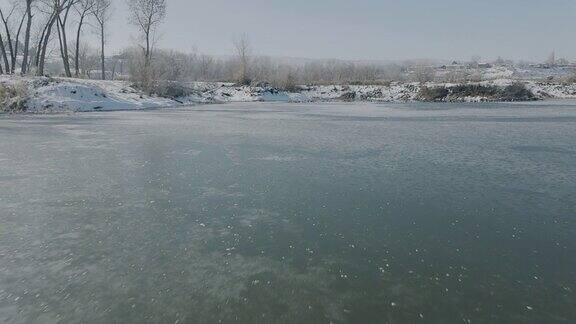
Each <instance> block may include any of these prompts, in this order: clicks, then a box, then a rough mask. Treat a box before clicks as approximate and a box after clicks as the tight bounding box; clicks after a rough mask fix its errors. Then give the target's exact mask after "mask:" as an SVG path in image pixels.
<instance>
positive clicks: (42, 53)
mask: <svg viewBox="0 0 576 324" xmlns="http://www.w3.org/2000/svg"><path fill="white" fill-rule="evenodd" d="M57 17H58V15H57V13H55V14H54V15H53V17H51V18H50V21H49V22H48V25H47V28H46V34H45V35H44V39H43V40H42V46H41V48H40V49H39V52H40V57H39V62H38V71H37V72H36V74H37V75H39V76H42V75H44V64H45V63H46V51H47V50H48V41H49V40H50V34H51V33H52V27H53V26H54V23H55V22H56V19H57Z"/></svg>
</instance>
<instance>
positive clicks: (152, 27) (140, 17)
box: [127, 0, 166, 68]
mask: <svg viewBox="0 0 576 324" xmlns="http://www.w3.org/2000/svg"><path fill="white" fill-rule="evenodd" d="M127 1H128V6H129V7H130V15H131V17H130V22H131V23H132V24H133V25H134V26H136V28H138V32H139V34H140V35H139V36H140V37H141V38H142V39H143V41H144V43H145V45H144V46H142V47H143V50H144V62H145V63H144V64H145V66H146V68H149V67H150V61H151V58H152V46H153V41H154V39H153V37H154V35H155V32H156V30H157V28H158V26H159V25H160V23H162V21H163V20H164V18H165V17H166V0H127Z"/></svg>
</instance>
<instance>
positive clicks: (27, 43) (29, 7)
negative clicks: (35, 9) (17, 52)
mask: <svg viewBox="0 0 576 324" xmlns="http://www.w3.org/2000/svg"><path fill="white" fill-rule="evenodd" d="M33 1H34V0H26V10H25V11H26V32H25V33H24V54H23V58H22V69H21V74H22V75H24V74H26V72H28V56H29V53H30V31H31V29H32V17H33V16H32V2H33Z"/></svg>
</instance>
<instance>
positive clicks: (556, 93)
mask: <svg viewBox="0 0 576 324" xmlns="http://www.w3.org/2000/svg"><path fill="white" fill-rule="evenodd" d="M513 83H514V81H512V80H510V79H497V80H492V81H484V82H479V83H476V85H480V86H489V87H500V88H503V87H507V86H509V85H511V84H513ZM523 84H524V86H525V87H526V89H528V90H529V91H530V92H532V93H533V94H534V95H535V96H536V98H539V99H576V85H574V84H570V85H564V84H549V83H540V82H535V81H525V82H523ZM0 86H1V87H2V91H1V95H0V100H1V102H2V106H3V107H2V109H0V110H4V111H7V110H13V111H14V110H25V111H26V112H32V113H39V112H66V111H107V110H136V109H148V108H160V107H175V106H182V105H193V104H206V103H226V102H254V101H282V102H317V101H379V102H404V101H414V100H422V97H421V96H419V94H420V93H421V90H422V89H423V88H424V87H426V88H447V87H454V86H457V84H440V83H428V84H425V85H421V84H418V83H392V84H390V85H378V86H360V85H350V86H347V85H340V86H303V87H301V90H300V91H298V92H286V91H281V90H278V89H274V88H271V87H249V86H235V85H233V84H230V83H216V82H195V83H191V84H187V85H185V87H186V89H187V95H185V96H180V97H176V98H163V97H159V96H149V95H145V94H143V93H142V92H141V91H138V90H137V89H135V88H134V87H132V86H131V85H130V83H129V82H125V81H97V80H84V79H69V78H44V77H38V78H36V77H17V76H3V77H0ZM456 100H457V101H489V100H490V98H485V97H482V96H469V97H466V96H464V97H458V98H457V99H456ZM15 102H17V103H18V105H20V106H22V107H21V108H20V109H15V108H10V107H12V106H18V105H15V104H14V103H15ZM20 103H21V104H20Z"/></svg>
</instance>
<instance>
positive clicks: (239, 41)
mask: <svg viewBox="0 0 576 324" xmlns="http://www.w3.org/2000/svg"><path fill="white" fill-rule="evenodd" d="M234 50H235V51H236V59H237V60H238V71H237V72H236V73H237V75H236V79H237V81H238V82H240V83H241V84H249V83H250V81H251V80H250V78H249V65H250V56H251V55H252V48H251V46H250V39H249V38H248V35H246V34H242V35H240V36H239V37H237V38H236V39H235V40H234Z"/></svg>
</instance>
